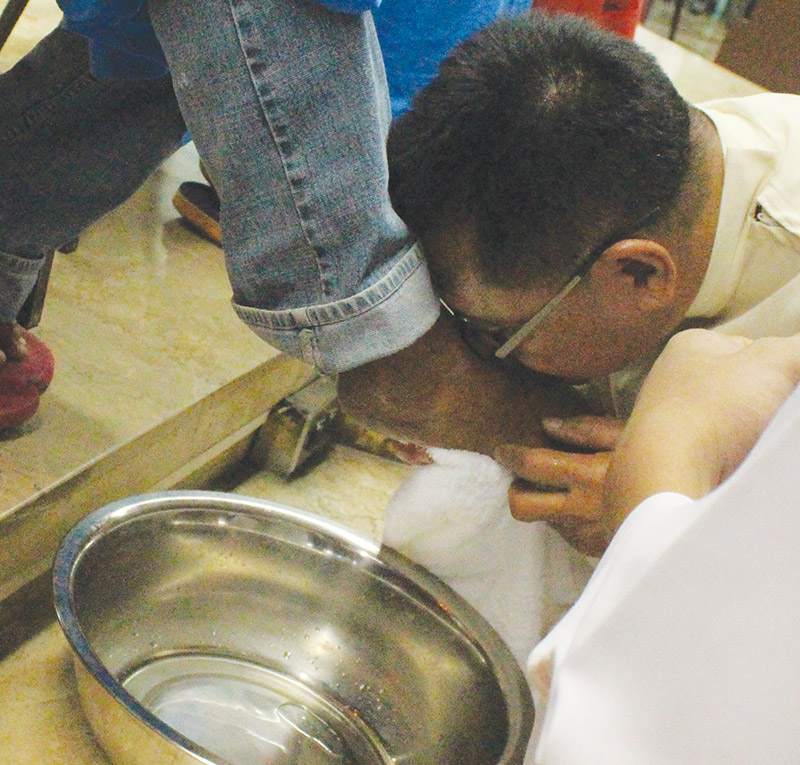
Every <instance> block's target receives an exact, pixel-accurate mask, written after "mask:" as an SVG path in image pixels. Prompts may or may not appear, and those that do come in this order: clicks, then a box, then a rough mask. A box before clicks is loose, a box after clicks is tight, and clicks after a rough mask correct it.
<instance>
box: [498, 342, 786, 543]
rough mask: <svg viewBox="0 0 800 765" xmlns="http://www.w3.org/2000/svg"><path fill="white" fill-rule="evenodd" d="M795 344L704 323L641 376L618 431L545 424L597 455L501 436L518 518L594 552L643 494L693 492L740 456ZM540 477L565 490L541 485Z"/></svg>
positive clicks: (593, 421)
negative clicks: (632, 403) (543, 526)
mask: <svg viewBox="0 0 800 765" xmlns="http://www.w3.org/2000/svg"><path fill="white" fill-rule="evenodd" d="M798 343H800V340H798V339H796V338H765V339H762V340H758V341H756V342H755V343H753V342H752V341H750V340H747V339H746V338H742V337H734V336H731V335H724V334H721V333H717V332H709V331H707V330H688V331H686V332H682V333H680V334H678V335H676V336H675V337H674V338H673V339H672V340H671V341H670V342H669V344H668V345H667V347H666V349H665V350H664V352H663V353H662V355H661V356H660V357H659V359H658V361H657V362H656V364H655V365H654V366H653V369H652V370H651V372H650V374H649V375H648V377H647V381H646V382H645V385H644V386H643V388H642V390H641V391H640V393H639V397H638V398H637V402H636V407H635V408H634V413H633V414H632V415H631V417H630V419H629V420H628V423H627V424H626V426H625V428H624V430H622V424H621V423H615V422H614V421H609V420H603V419H602V418H594V417H585V418H578V419H572V420H566V421H564V422H561V423H558V425H557V427H555V428H554V427H552V426H551V427H550V428H548V433H549V434H550V435H551V436H557V435H559V433H560V434H561V436H562V439H563V440H564V441H565V442H571V443H574V444H578V445H583V446H587V447H588V446H591V447H593V448H594V449H596V450H598V451H597V452H596V453H593V454H572V455H570V454H563V455H560V454H559V453H558V452H554V451H552V450H545V449H541V448H539V449H529V448H527V447H526V446H520V445H508V444H507V445H503V446H501V447H500V448H499V449H498V450H497V451H496V455H495V456H496V457H497V459H498V460H499V461H500V462H501V463H502V464H503V465H504V466H505V467H506V468H508V469H509V470H510V471H511V472H513V473H514V474H515V475H517V476H519V478H518V479H517V480H516V481H515V482H514V484H513V485H512V487H511V489H510V490H509V504H510V506H511V510H512V513H513V514H514V516H515V517H516V518H517V519H519V520H524V521H536V520H545V521H547V522H548V523H550V525H552V526H553V527H554V528H556V529H558V531H559V532H560V533H561V534H562V536H563V537H564V538H565V539H566V540H567V541H568V542H570V544H572V545H573V546H575V547H576V548H578V549H579V550H581V551H582V552H585V553H587V554H590V555H595V556H599V555H601V554H602V553H603V550H604V549H605V548H606V546H607V545H608V542H609V540H610V539H611V537H612V536H613V535H614V532H615V531H616V529H617V528H618V527H619V525H620V523H621V522H622V520H624V518H625V517H626V515H627V514H628V513H629V512H630V510H631V509H632V508H633V507H635V506H636V505H637V504H638V503H639V502H640V501H641V500H643V499H644V498H645V497H647V496H650V495H651V494H655V493H657V492H659V491H676V492H680V493H683V494H686V495H687V496H690V497H698V496H702V494H703V493H706V492H707V491H708V490H709V488H711V487H713V486H716V485H717V484H718V483H719V482H720V481H721V480H722V479H723V478H725V477H726V476H727V475H729V474H730V472H731V470H732V469H733V468H734V467H735V466H736V465H737V464H739V462H740V461H741V458H742V457H743V455H744V454H745V453H746V452H747V450H748V449H749V448H750V447H751V446H752V445H753V443H754V442H755V439H756V436H757V435H758V433H759V432H760V431H761V429H763V426H764V424H765V423H766V419H765V418H767V417H768V416H769V415H771V414H772V412H774V409H775V408H776V407H777V404H778V403H780V401H782V400H783V398H785V396H786V395H788V391H789V390H790V389H791V388H790V387H787V386H791V385H792V380H796V378H795V374H796V368H795V367H794V366H793V365H794V364H796V363H798V362H797V361H796V360H795V358H794V354H795V352H796V347H797V344H798ZM751 346H752V347H751ZM740 375H741V376H744V377H745V379H747V380H749V381H750V383H751V384H750V386H749V387H747V386H744V387H743V386H742V380H740ZM725 386H728V387H725ZM620 431H621V432H622V435H621V436H620V435H619V434H620ZM618 439H621V440H619V441H618ZM615 443H617V446H616V449H615V446H614V445H615ZM609 471H610V472H609ZM607 474H608V476H610V477H609V478H608V479H607V478H606V475H607ZM541 483H550V484H552V485H554V486H564V487H568V488H567V490H565V491H564V492H562V493H561V494H559V493H557V492H543V491H542V490H541V489H540V488H538V484H541Z"/></svg>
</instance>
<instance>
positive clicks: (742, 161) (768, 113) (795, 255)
mask: <svg viewBox="0 0 800 765" xmlns="http://www.w3.org/2000/svg"><path fill="white" fill-rule="evenodd" d="M698 108H699V109H701V110H702V111H703V112H705V114H706V115H708V117H709V118H710V119H711V120H712V122H713V123H714V125H715V127H716V129H717V132H718V134H719V138H720V141H721V143H722V152H723V156H724V167H725V171H724V172H725V175H724V179H723V186H722V199H721V201H720V212H719V221H718V223H717V231H716V235H715V238H714V246H713V248H712V251H711V258H710V261H709V265H708V269H707V271H706V275H705V278H704V279H703V283H702V284H701V286H700V291H699V292H698V294H697V296H696V298H695V300H694V302H693V303H692V305H691V306H690V307H689V310H688V312H687V314H686V318H687V319H697V318H704V319H712V320H713V327H714V329H717V330H719V331H720V332H727V333H729V334H736V335H744V336H745V337H750V338H752V339H756V338H759V337H766V336H769V335H777V336H784V337H785V336H787V335H793V334H796V333H798V332H800V96H795V95H786V94H781V93H763V94H760V95H756V96H747V97H745V98H730V99H720V100H718V101H710V102H708V103H705V104H700V105H698ZM653 361H654V359H645V360H643V363H641V364H638V365H634V366H631V367H630V368H629V369H625V370H622V371H621V372H618V373H616V374H614V375H611V377H610V379H609V380H607V381H605V383H603V384H600V385H599V386H598V390H596V391H595V390H592V391H590V393H591V395H593V396H595V397H596V398H599V399H600V406H601V407H602V408H603V409H604V410H606V411H608V412H609V413H612V414H615V415H616V416H619V417H627V416H628V414H630V411H631V408H632V407H633V402H634V400H635V397H636V392H637V391H638V389H639V387H640V386H641V383H642V381H643V379H644V377H645V376H646V374H647V372H648V371H649V369H650V366H651V365H652V362H653Z"/></svg>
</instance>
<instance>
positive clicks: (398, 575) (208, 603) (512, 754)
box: [54, 492, 533, 765]
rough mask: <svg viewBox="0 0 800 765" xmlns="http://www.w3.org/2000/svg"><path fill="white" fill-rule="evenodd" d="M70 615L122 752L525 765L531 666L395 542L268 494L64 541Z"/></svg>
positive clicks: (149, 757)
mask: <svg viewBox="0 0 800 765" xmlns="http://www.w3.org/2000/svg"><path fill="white" fill-rule="evenodd" d="M54 576H55V580H54V581H55V590H56V607H57V611H58V615H59V620H60V622H61V625H62V628H63V630H64V632H65V634H66V636H67V638H68V640H69V642H70V644H71V645H72V648H73V650H74V652H75V656H76V662H75V664H76V672H77V677H78V685H79V691H80V694H81V700H82V703H83V706H84V709H85V711H86V714H87V718H88V719H89V721H90V723H91V724H92V726H93V729H94V730H95V733H96V735H97V737H98V740H99V741H100V743H101V744H102V746H103V747H104V748H105V749H106V751H107V752H108V753H109V755H110V756H111V758H112V759H113V760H114V761H115V762H117V763H131V764H134V763H135V764H136V765H138V764H139V763H142V764H143V763H148V765H149V764H150V763H162V762H168V763H184V762H185V763H197V762H205V763H231V764H233V765H249V764H250V763H258V765H265V764H266V765H283V764H284V763H285V764H286V765H288V764H289V763H292V765H327V764H328V763H352V764H353V765H373V763H374V764H375V765H382V764H388V763H401V762H402V763H404V764H407V765H448V764H449V763H452V765H464V764H465V763H469V764H470V765H483V764H485V765H495V763H518V762H522V758H523V755H524V751H525V746H526V743H527V739H528V736H529V733H530V729H531V725H532V720H533V708H532V703H531V700H530V695H529V692H528V688H527V684H526V682H525V680H524V677H523V676H522V673H521V671H520V669H519V667H518V666H517V664H516V662H515V660H514V659H513V657H512V656H511V654H510V653H509V652H508V650H507V649H506V647H505V645H504V644H503V643H502V642H501V641H500V639H499V638H498V637H497V635H496V634H495V633H494V632H493V630H492V629H491V628H490V627H489V625H488V624H486V622H485V621H484V620H483V619H482V617H480V616H479V615H478V614H477V613H476V612H475V611H474V610H473V609H472V608H471V607H470V606H469V605H468V604H466V603H465V602H464V601H463V600H462V599H461V598H459V597H458V595H456V594H455V593H454V592H453V591H452V590H450V589H449V588H448V587H446V586H445V585H444V584H443V583H441V582H440V581H439V580H437V579H436V578H435V577H433V576H432V575H431V574H430V573H429V572H427V571H425V570H424V569H422V568H420V567H419V566H416V565H415V564H413V563H411V562H410V561H408V560H407V559H406V558H404V557H403V556H400V555H399V554H397V553H396V552H394V551H392V550H389V549H386V548H379V547H378V546H377V545H376V544H375V543H373V542H372V541H370V540H368V539H365V538H363V537H361V536H360V535H358V534H355V533H354V532H352V531H350V530H348V529H345V528H343V527H341V526H338V525H336V524H333V523H330V522H328V521H326V520H324V519H322V518H318V517H316V516H313V515H310V514H308V513H303V512H300V511H297V510H293V509H290V508H285V507H282V506H279V505H275V504H273V503H269V502H265V501H262V500H251V499H247V498H244V497H241V496H238V495H225V494H218V493H210V492H166V493H161V494H153V495H145V496H142V497H135V498H132V499H130V500H127V501H124V502H120V503H116V504H113V505H110V506H108V507H106V508H103V509H101V510H98V511H96V512H95V513H92V514H91V515H90V516H88V517H87V518H86V519H84V520H83V521H82V522H81V523H80V524H78V526H76V527H75V528H74V529H73V530H72V531H71V532H70V534H69V535H68V536H67V537H66V539H65V540H64V542H63V543H62V546H61V548H60V550H59V553H58V556H57V560H56V567H55V575H54Z"/></svg>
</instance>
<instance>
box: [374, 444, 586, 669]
mask: <svg viewBox="0 0 800 765" xmlns="http://www.w3.org/2000/svg"><path fill="white" fill-rule="evenodd" d="M428 451H429V453H430V455H431V458H432V459H433V460H434V463H433V464H432V465H425V466H422V467H418V468H415V470H414V471H413V472H412V474H411V476H410V477H409V478H408V479H406V480H405V481H404V482H403V483H402V484H401V485H400V487H399V488H398V489H397V491H396V492H395V494H394V495H393V496H392V497H391V499H390V501H389V504H388V507H387V510H386V515H385V521H384V532H383V543H384V544H386V545H389V546H390V547H393V548H394V549H396V550H397V551H398V552H401V553H403V554H404V555H406V556H408V557H409V558H411V559H412V560H414V561H416V562H417V563H420V564H421V565H423V566H425V567H426V568H427V569H428V570H429V571H431V572H433V573H434V574H436V575H437V576H438V577H439V578H440V579H442V580H443V581H445V582H447V584H449V585H450V586H451V587H452V588H453V589H454V590H455V591H456V592H458V593H459V595H461V596H462V597H463V598H464V599H465V600H466V601H467V602H468V603H470V605H472V606H473V607H474V608H475V609H476V610H477V611H478V612H479V613H480V614H481V615H482V616H483V617H484V618H485V619H486V620H487V621H488V622H489V624H491V625H492V626H493V627H494V629H495V630H496V631H497V633H498V634H499V635H500V637H502V638H503V640H504V641H505V642H506V644H507V645H508V646H509V648H510V649H511V652H512V653H513V654H514V656H515V657H516V658H517V660H518V661H519V662H520V665H521V666H523V667H524V666H525V661H526V659H527V656H528V653H529V652H530V650H531V649H532V648H533V647H534V646H535V645H536V643H537V642H538V641H539V640H540V639H541V637H542V634H543V633H544V630H545V629H546V628H547V627H549V626H550V625H551V624H552V621H553V614H558V615H559V616H560V615H561V614H563V613H564V611H566V609H567V608H569V606H571V605H572V603H574V602H575V598H577V597H578V595H579V594H580V592H581V590H582V589H583V587H584V586H585V584H586V582H587V580H588V578H589V576H590V575H591V572H592V569H593V561H591V560H590V559H588V558H586V557H585V556H582V555H580V554H579V553H577V552H575V550H573V549H572V548H571V547H569V545H567V544H566V543H565V542H564V541H563V540H562V539H561V537H560V536H559V535H558V534H556V533H555V532H554V531H552V529H550V528H549V527H548V526H547V525H546V524H544V523H522V522H520V521H517V520H515V519H514V518H512V517H511V511H510V510H509V507H508V487H509V485H510V483H511V475H510V474H509V473H508V472H507V471H506V470H505V469H504V468H502V467H501V466H500V465H499V464H498V463H496V462H495V461H494V460H493V459H492V458H491V457H487V456H485V455H482V454H475V453H473V452H465V451H457V450H450V449H434V448H432V449H429V450H428Z"/></svg>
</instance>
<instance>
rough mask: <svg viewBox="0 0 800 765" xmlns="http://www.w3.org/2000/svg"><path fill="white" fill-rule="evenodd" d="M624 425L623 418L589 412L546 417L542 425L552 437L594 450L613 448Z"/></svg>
mask: <svg viewBox="0 0 800 765" xmlns="http://www.w3.org/2000/svg"><path fill="white" fill-rule="evenodd" d="M624 425H625V423H624V422H623V421H622V420H615V419H612V418H610V417H595V416H592V415H588V414H586V415H579V416H577V417H567V418H560V417H545V418H544V419H543V420H542V427H543V428H544V430H545V432H546V433H547V435H548V436H550V437H551V438H554V439H556V440H557V441H561V442H562V443H564V444H569V445H571V446H575V447H578V448H581V449H591V450H592V451H610V450H612V449H613V448H614V446H615V444H616V443H617V438H619V434H620V433H621V432H622V429H623V427H624Z"/></svg>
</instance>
